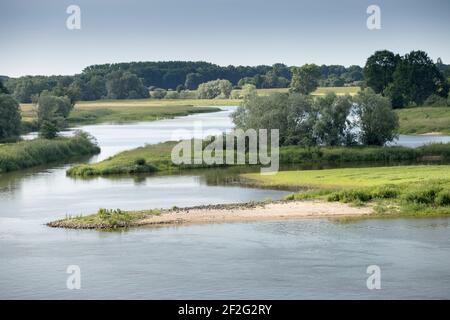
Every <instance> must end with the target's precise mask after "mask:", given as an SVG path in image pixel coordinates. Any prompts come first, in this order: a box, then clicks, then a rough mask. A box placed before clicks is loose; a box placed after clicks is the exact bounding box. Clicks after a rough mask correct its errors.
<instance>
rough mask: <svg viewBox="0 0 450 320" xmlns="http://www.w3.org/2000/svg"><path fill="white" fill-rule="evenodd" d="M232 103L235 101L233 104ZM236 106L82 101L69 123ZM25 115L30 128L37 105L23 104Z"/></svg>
mask: <svg viewBox="0 0 450 320" xmlns="http://www.w3.org/2000/svg"><path fill="white" fill-rule="evenodd" d="M231 102H232V103H231ZM230 104H231V105H233V104H236V102H234V101H233V100H228V99H227V100H225V99H224V100H219V99H218V100H154V99H139V100H98V101H82V102H78V103H77V104H76V105H75V108H74V110H73V111H72V112H71V114H70V116H69V118H68V122H69V124H71V125H77V124H94V123H102V122H135V121H153V120H160V119H168V118H173V117H177V116H186V115H189V114H193V113H203V112H215V111H219V110H220V109H218V108H215V107H201V108H197V106H213V105H230ZM21 110H22V117H23V122H24V123H25V125H24V127H25V128H26V127H27V125H26V124H27V123H28V124H31V123H33V121H34V120H35V119H36V107H35V106H33V105H32V104H22V105H21Z"/></svg>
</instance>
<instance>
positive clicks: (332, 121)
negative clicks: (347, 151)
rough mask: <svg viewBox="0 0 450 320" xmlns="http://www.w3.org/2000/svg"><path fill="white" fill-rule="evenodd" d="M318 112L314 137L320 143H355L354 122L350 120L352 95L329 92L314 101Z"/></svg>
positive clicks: (327, 144)
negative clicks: (341, 95)
mask: <svg viewBox="0 0 450 320" xmlns="http://www.w3.org/2000/svg"><path fill="white" fill-rule="evenodd" d="M314 106H315V109H316V111H317V113H318V115H317V117H316V120H315V123H314V126H313V137H314V140H316V141H317V143H318V144H320V145H325V146H339V145H343V144H345V145H352V144H354V140H355V139H354V134H353V133H352V131H351V130H352V124H351V122H350V121H349V120H348V116H349V114H350V110H351V108H352V99H351V98H350V96H344V97H338V96H336V94H334V93H328V94H327V95H325V96H323V97H318V98H317V99H316V100H315V101H314Z"/></svg>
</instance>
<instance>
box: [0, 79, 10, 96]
mask: <svg viewBox="0 0 450 320" xmlns="http://www.w3.org/2000/svg"><path fill="white" fill-rule="evenodd" d="M2 93H6V94H9V92H8V89H6V87H5V86H4V85H3V82H2V81H0V94H2Z"/></svg>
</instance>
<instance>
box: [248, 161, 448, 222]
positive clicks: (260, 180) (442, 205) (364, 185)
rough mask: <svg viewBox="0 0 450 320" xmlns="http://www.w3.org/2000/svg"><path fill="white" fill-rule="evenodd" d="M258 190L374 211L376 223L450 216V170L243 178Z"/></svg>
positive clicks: (436, 167)
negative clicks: (274, 190) (389, 219)
mask: <svg viewBox="0 0 450 320" xmlns="http://www.w3.org/2000/svg"><path fill="white" fill-rule="evenodd" d="M242 177H243V179H244V180H245V181H246V183H247V184H249V185H252V186H254V187H265V188H284V189H291V190H292V189H295V188H297V190H298V191H297V192H295V193H293V194H291V195H289V196H288V197H287V198H286V199H289V200H302V199H319V200H326V201H330V202H341V203H351V204H354V205H358V206H366V205H372V206H373V207H374V215H371V217H377V218H381V217H434V216H448V215H450V166H448V165H428V166H425V165H421V166H394V167H374V168H344V169H325V170H305V171H283V172H278V173H277V174H275V175H272V176H263V175H259V174H254V173H252V174H244V175H242Z"/></svg>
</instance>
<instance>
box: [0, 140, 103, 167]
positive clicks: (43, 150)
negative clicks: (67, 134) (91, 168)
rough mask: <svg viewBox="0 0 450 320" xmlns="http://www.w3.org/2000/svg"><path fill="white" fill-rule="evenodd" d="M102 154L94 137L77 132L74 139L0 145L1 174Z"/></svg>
mask: <svg viewBox="0 0 450 320" xmlns="http://www.w3.org/2000/svg"><path fill="white" fill-rule="evenodd" d="M98 152H100V149H99V148H98V147H97V145H96V144H95V142H94V140H93V138H92V137H90V136H89V135H88V134H86V133H83V132H77V133H76V134H75V136H74V137H72V138H57V139H53V140H46V139H35V140H29V141H21V142H17V143H10V144H3V145H0V172H8V171H14V170H20V169H24V168H29V167H34V166H38V165H44V164H48V163H50V162H55V161H64V160H69V159H71V158H74V157H79V156H84V155H92V154H96V153H98Z"/></svg>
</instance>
